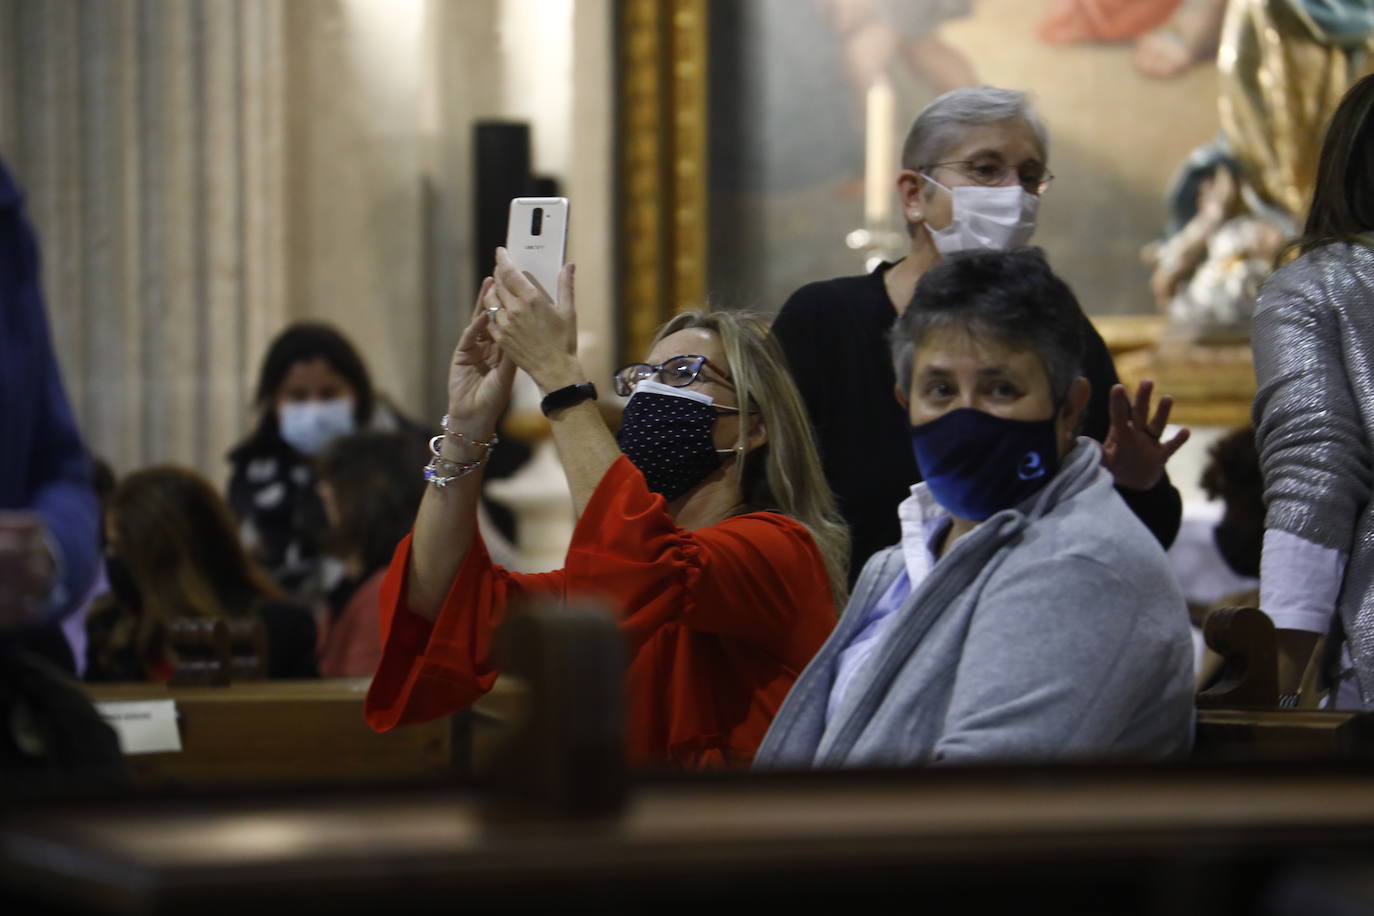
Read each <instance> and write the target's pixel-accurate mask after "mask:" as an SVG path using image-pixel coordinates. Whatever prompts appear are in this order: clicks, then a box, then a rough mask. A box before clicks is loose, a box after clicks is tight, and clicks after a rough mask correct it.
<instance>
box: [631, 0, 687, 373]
mask: <svg viewBox="0 0 1374 916" xmlns="http://www.w3.org/2000/svg"><path fill="white" fill-rule="evenodd" d="M707 15H708V13H707V0H620V2H619V4H618V6H617V10H616V16H617V22H616V32H617V35H616V37H617V58H618V60H617V64H618V68H617V69H618V76H619V78H618V80H617V94H618V98H617V125H616V126H617V138H616V139H617V144H616V147H617V169H616V172H617V181H618V194H617V217H618V227H619V229H618V235H619V246H618V252H619V264H618V268H617V273H618V279H619V295H618V299H619V309H618V310H617V321H616V325H617V332H618V335H619V341H618V344H619V346H618V350H619V357H620V361H622V362H624V361H628V360H630V359H639V358H641V357H642V356H643V355H644V354H645V353H647V352H648V350H649V345H650V342H651V341H652V340H653V335H654V331H655V330H656V329H657V328H658V327H659V326H660V325H661V324H663V322H665V321H667V320H668V319H669V318H671V317H672V316H673V315H674V314H676V313H677V312H679V311H681V310H683V309H686V308H694V307H696V306H698V305H700V304H701V302H702V301H703V299H704V297H705V293H706V277H707V257H706V251H707V249H706V226H707V184H706V175H707V172H706V167H707V146H706V142H707V124H708V117H707V115H708V112H707V104H706V89H707V86H706V79H707V73H706V66H707V36H706V27H707Z"/></svg>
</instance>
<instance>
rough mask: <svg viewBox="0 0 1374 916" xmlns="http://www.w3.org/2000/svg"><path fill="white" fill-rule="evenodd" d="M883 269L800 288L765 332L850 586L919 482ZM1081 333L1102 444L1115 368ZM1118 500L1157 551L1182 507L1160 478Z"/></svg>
mask: <svg viewBox="0 0 1374 916" xmlns="http://www.w3.org/2000/svg"><path fill="white" fill-rule="evenodd" d="M891 266H892V265H891V264H882V265H879V267H878V268H877V269H876V270H874V271H873V272H872V273H870V274H864V275H862V276H857V277H839V278H836V279H834V280H822V281H820V282H817V283H808V284H807V285H806V286H803V287H802V288H801V289H799V290H797V291H796V292H795V293H793V294H792V295H791V296H790V297H789V298H788V300H787V302H786V303H785V304H784V305H783V307H782V310H781V311H779V312H778V317H777V319H776V320H775V321H774V323H773V333H774V334H775V335H776V336H777V338H778V342H779V343H780V344H781V345H782V348H783V351H784V352H785V353H786V354H787V359H788V363H789V364H790V366H791V369H792V375H793V378H795V379H796V382H797V388H798V389H800V391H801V395H802V399H803V400H804V401H805V402H806V408H807V411H808V412H809V413H810V415H811V422H812V424H813V425H814V427H815V429H816V440H817V445H818V446H819V447H820V452H821V462H822V464H823V465H824V467H825V476H826V479H827V480H828V481H829V482H830V487H831V489H832V490H834V491H835V497H836V499H837V500H838V501H839V504H840V513H841V514H842V515H843V516H844V518H845V521H847V522H848V523H849V529H850V538H851V553H850V560H849V568H850V579H851V583H852V580H854V579H856V578H857V577H858V574H859V572H860V570H862V569H863V565H864V563H865V562H866V561H867V560H868V558H869V557H870V556H872V555H873V554H874V553H876V552H877V551H879V550H881V549H882V548H884V547H888V546H890V545H892V544H895V543H897V542H898V541H899V540H901V527H900V525H899V524H898V522H897V505H898V504H899V503H900V502H901V501H902V500H903V499H905V498H906V497H907V496H908V495H909V494H910V492H911V486H912V484H915V483H918V482H919V481H920V480H921V472H920V470H919V469H918V468H917V467H916V457H915V455H914V454H913V453H912V449H911V421H910V420H909V419H908V417H907V415H906V411H905V410H903V409H902V407H901V406H900V405H899V404H898V403H897V399H896V397H895V396H894V392H895V390H896V385H897V378H896V374H895V373H894V372H893V369H892V358H891V353H890V350H889V347H888V341H887V332H888V329H889V328H891V327H892V324H893V322H894V321H896V320H897V311H896V309H894V308H893V307H892V302H891V301H890V300H889V299H888V297H887V289H886V287H885V286H884V285H883V274H884V272H886V271H887V270H888V268H890V267H891ZM1083 325H1084V337H1085V353H1084V360H1083V375H1084V376H1086V377H1087V379H1088V381H1090V382H1091V383H1092V398H1091V400H1089V402H1088V409H1087V411H1086V413H1085V415H1084V418H1083V433H1084V435H1087V436H1091V437H1092V438H1093V439H1096V440H1097V441H1098V442H1102V441H1103V440H1104V439H1106V437H1107V429H1108V426H1109V415H1108V408H1107V405H1108V394H1109V393H1110V392H1111V389H1112V386H1113V385H1115V384H1116V383H1117V375H1116V366H1115V365H1114V364H1113V363H1112V357H1111V354H1110V353H1109V352H1108V351H1107V345H1106V344H1105V343H1104V342H1103V340H1102V337H1101V335H1099V334H1098V333H1097V329H1096V328H1094V327H1093V326H1092V322H1090V321H1089V320H1088V318H1087V316H1086V315H1084V316H1083ZM1117 492H1118V493H1120V494H1121V496H1122V498H1123V499H1125V500H1126V503H1127V505H1129V506H1130V507H1131V509H1132V510H1133V511H1134V512H1135V514H1136V515H1137V516H1138V517H1139V518H1140V520H1141V521H1143V522H1144V523H1145V524H1146V526H1147V527H1149V529H1150V531H1152V532H1153V533H1154V535H1155V537H1156V538H1158V539H1159V541H1160V543H1161V544H1163V545H1164V546H1165V547H1166V548H1167V547H1168V546H1169V545H1170V544H1172V543H1173V540H1174V537H1175V536H1176V535H1177V534H1178V525H1179V520H1180V518H1181V517H1182V514H1183V503H1182V500H1181V499H1180V498H1179V495H1178V490H1176V489H1175V488H1174V486H1173V484H1172V483H1170V482H1169V476H1168V474H1165V475H1164V476H1163V477H1162V478H1161V479H1160V481H1159V483H1158V484H1156V485H1155V486H1154V487H1153V488H1152V489H1150V490H1146V491H1139V490H1128V489H1125V488H1122V487H1117Z"/></svg>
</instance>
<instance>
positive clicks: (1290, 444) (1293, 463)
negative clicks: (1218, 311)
mask: <svg viewBox="0 0 1374 916" xmlns="http://www.w3.org/2000/svg"><path fill="white" fill-rule="evenodd" d="M1254 348H1255V376H1256V379H1257V381H1258V384H1259V388H1258V391H1257V393H1256V395H1255V406H1254V420H1255V430H1256V444H1257V446H1258V448H1259V454H1260V466H1261V468H1262V470H1263V472H1264V484H1265V494H1264V496H1265V504H1266V506H1267V510H1266V518H1265V529H1266V531H1273V530H1275V529H1277V530H1278V531H1283V532H1288V533H1289V534H1292V535H1296V536H1297V537H1299V538H1302V539H1303V540H1304V541H1307V542H1310V543H1311V544H1313V545H1317V547H1320V548H1326V549H1327V550H1335V551H1339V552H1340V553H1342V554H1344V555H1345V556H1346V557H1347V558H1348V559H1347V561H1346V563H1345V568H1344V579H1343V581H1342V582H1341V583H1340V587H1339V597H1338V598H1337V599H1336V608H1335V610H1336V611H1338V612H1339V613H1340V615H1341V621H1342V623H1343V624H1344V626H1345V632H1346V637H1347V640H1348V643H1349V648H1350V653H1351V657H1352V659H1353V661H1354V665H1355V675H1356V678H1357V680H1358V681H1359V683H1360V686H1361V693H1362V694H1363V696H1364V699H1365V706H1366V708H1368V707H1369V706H1370V705H1371V701H1374V507H1371V505H1370V499H1369V497H1370V468H1371V461H1372V460H1374V456H1372V455H1371V448H1370V443H1371V442H1374V249H1371V248H1368V247H1365V246H1362V245H1343V244H1336V245H1328V246H1326V247H1324V248H1320V249H1317V250H1315V251H1312V252H1309V253H1308V254H1306V255H1304V256H1303V257H1301V258H1299V259H1298V260H1296V261H1294V262H1293V263H1291V264H1289V265H1287V266H1285V267H1283V268H1282V269H1280V270H1279V271H1277V272H1276V273H1275V274H1274V275H1273V276H1272V277H1271V278H1270V279H1269V281H1268V282H1267V283H1266V284H1265V286H1264V288H1263V290H1262V291H1261V293H1260V299H1259V306H1258V308H1257V310H1256V312H1255V324H1254ZM1269 559H1270V558H1269V556H1268V555H1267V554H1266V557H1265V564H1266V575H1268V569H1269V566H1268V564H1269ZM1296 578H1298V577H1295V579H1296Z"/></svg>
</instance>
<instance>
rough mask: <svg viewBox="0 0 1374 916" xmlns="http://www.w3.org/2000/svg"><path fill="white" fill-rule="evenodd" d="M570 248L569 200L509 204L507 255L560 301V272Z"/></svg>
mask: <svg viewBox="0 0 1374 916" xmlns="http://www.w3.org/2000/svg"><path fill="white" fill-rule="evenodd" d="M567 244H568V199H567V198H566V197H517V198H515V199H514V200H512V201H511V202H510V222H508V223H507V224H506V251H508V252H509V253H510V257H511V260H512V261H514V262H515V266H517V267H519V268H520V269H521V270H523V271H525V272H526V273H528V274H529V275H530V276H532V277H534V278H535V279H536V280H537V281H539V285H540V286H542V287H544V292H546V293H548V294H549V298H550V299H553V300H554V301H555V302H556V301H558V272H559V271H560V270H562V269H563V257H564V254H565V252H566V249H567Z"/></svg>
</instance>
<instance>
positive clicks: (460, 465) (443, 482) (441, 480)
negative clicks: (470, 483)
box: [425, 455, 487, 487]
mask: <svg viewBox="0 0 1374 916" xmlns="http://www.w3.org/2000/svg"><path fill="white" fill-rule="evenodd" d="M486 463H487V459H486V458H485V457H482V458H478V459H477V460H476V461H462V462H459V461H449V460H448V459H447V458H440V457H439V456H438V455H435V456H434V457H433V458H431V459H430V461H429V464H427V465H425V483H432V484H434V486H436V487H446V486H448V485H449V484H451V483H453V482H454V481H455V480H458V479H460V478H463V477H466V476H468V475H469V474H471V473H472V472H473V471H475V470H477V469H478V468H480V467H481V466H482V465H484V464H486ZM443 465H447V466H448V467H447V468H445V467H443ZM445 470H446V471H449V472H450V473H449V474H448V475H447V476H444V475H442V474H440V471H445Z"/></svg>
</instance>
